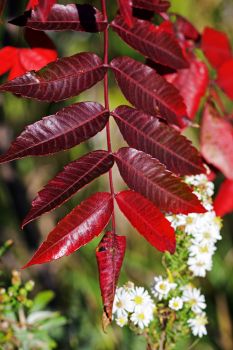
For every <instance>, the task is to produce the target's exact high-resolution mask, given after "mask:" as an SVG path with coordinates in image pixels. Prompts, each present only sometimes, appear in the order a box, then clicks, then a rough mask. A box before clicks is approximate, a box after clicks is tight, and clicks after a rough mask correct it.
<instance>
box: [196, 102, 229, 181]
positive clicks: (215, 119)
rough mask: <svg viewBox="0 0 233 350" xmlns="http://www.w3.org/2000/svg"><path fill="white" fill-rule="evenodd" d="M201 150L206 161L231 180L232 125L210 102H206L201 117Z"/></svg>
mask: <svg viewBox="0 0 233 350" xmlns="http://www.w3.org/2000/svg"><path fill="white" fill-rule="evenodd" d="M201 151H202V155H203V157H204V158H205V159H206V160H207V162H209V163H210V164H213V165H214V166H215V167H216V168H218V169H219V170H221V171H222V172H223V174H224V175H225V176H226V177H227V178H229V179H232V180H233V172H232V168H233V127H232V125H231V123H230V122H228V121H227V120H225V119H223V118H222V117H220V116H219V114H218V112H217V110H216V109H215V108H214V107H213V106H212V105H211V104H206V106H205V110H204V114H203V118H202V127H201Z"/></svg>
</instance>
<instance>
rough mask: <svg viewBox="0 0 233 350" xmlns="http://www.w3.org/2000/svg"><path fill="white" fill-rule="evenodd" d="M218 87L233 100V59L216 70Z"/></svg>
mask: <svg viewBox="0 0 233 350" xmlns="http://www.w3.org/2000/svg"><path fill="white" fill-rule="evenodd" d="M217 83H218V85H219V86H220V87H221V88H222V89H223V91H224V92H225V93H226V94H227V95H228V97H230V98H231V99H232V100H233V58H232V59H230V60H229V61H227V62H225V63H223V65H222V66H221V67H220V68H219V69H218V78H217Z"/></svg>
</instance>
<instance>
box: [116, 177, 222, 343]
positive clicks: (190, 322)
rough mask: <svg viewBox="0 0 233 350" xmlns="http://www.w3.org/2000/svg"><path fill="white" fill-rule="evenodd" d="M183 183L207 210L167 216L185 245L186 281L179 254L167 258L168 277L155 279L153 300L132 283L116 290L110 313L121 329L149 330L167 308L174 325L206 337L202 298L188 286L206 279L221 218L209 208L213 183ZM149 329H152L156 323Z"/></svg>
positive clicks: (197, 179)
mask: <svg viewBox="0 0 233 350" xmlns="http://www.w3.org/2000/svg"><path fill="white" fill-rule="evenodd" d="M185 181H186V183H187V184H189V185H190V186H192V188H193V192H194V193H195V194H196V195H197V197H198V198H199V199H200V200H201V202H202V204H203V206H204V207H205V208H206V210H207V212H206V213H204V214H196V213H191V214H188V215H169V216H167V219H168V220H169V221H170V222H171V225H172V226H173V227H174V229H175V230H176V234H177V239H178V237H180V242H181V241H182V244H183V243H184V245H182V247H184V248H182V249H185V252H184V253H185V254H184V255H183V256H184V258H181V259H184V260H181V264H182V265H181V266H183V265H184V269H183V270H181V271H182V272H181V274H183V271H184V274H185V278H183V277H184V275H179V274H178V275H177V271H176V266H177V265H176V264H177V260H173V259H177V258H178V259H179V256H180V255H178V256H177V257H176V258H175V257H173V256H170V257H169V259H170V260H169V261H170V265H168V268H167V265H165V266H166V270H167V278H165V277H163V276H156V277H155V278H154V283H153V285H152V288H151V293H152V296H153V299H152V297H151V296H150V294H149V293H148V292H147V291H146V290H145V289H144V288H143V287H135V286H134V284H133V283H131V282H129V283H128V284H126V285H124V286H123V287H121V288H117V291H116V295H115V300H114V305H113V314H114V319H115V321H116V323H117V324H118V325H119V326H121V327H123V326H125V325H126V324H129V325H134V326H136V327H138V328H140V329H144V328H145V327H149V330H150V322H151V321H152V320H153V319H154V318H156V317H158V318H159V319H160V318H161V317H162V316H161V315H163V312H164V310H167V309H168V308H169V309H170V310H173V312H172V313H174V312H175V314H176V317H175V319H176V320H177V322H179V320H180V322H183V323H182V324H183V325H184V327H189V328H190V329H191V332H192V333H193V335H194V336H198V337H202V336H203V335H206V334H207V330H206V325H207V323H208V321H207V317H206V313H205V308H206V302H205V297H204V295H202V294H201V291H200V289H198V288H195V287H193V285H192V284H191V283H192V280H193V278H194V277H196V276H198V277H205V276H206V272H207V271H210V270H211V268H212V257H213V254H214V252H215V250H216V243H217V241H218V240H220V239H221V235H220V229H221V219H220V218H218V217H216V214H215V212H214V210H213V206H212V199H211V197H212V195H213V190H214V185H213V183H212V182H209V181H208V179H207V177H206V176H205V175H197V176H189V177H186V179H185ZM177 242H179V240H177ZM178 254H179V253H178ZM181 256H182V255H181ZM187 256H188V257H187ZM173 261H175V265H174V266H173V265H172V264H173ZM178 261H179V260H178ZM179 263H180V261H179ZM172 266H173V268H172ZM186 266H187V269H186ZM170 268H171V270H169V269H170ZM190 271H191V272H192V273H190ZM172 272H175V274H174V276H180V277H178V278H176V277H174V276H173V274H172ZM179 273H180V272H179ZM174 282H175V283H174ZM189 283H190V284H189ZM155 305H156V307H155ZM160 312H162V313H160ZM173 316H174V315H173ZM151 327H155V324H154V323H153V324H152V326H151Z"/></svg>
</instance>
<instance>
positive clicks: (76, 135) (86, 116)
mask: <svg viewBox="0 0 233 350" xmlns="http://www.w3.org/2000/svg"><path fill="white" fill-rule="evenodd" d="M108 117H109V112H108V111H107V110H106V109H104V107H103V106H101V105H100V104H99V103H96V102H81V103H76V104H74V105H71V106H68V107H66V108H63V109H62V110H60V111H59V112H57V113H56V114H54V115H50V116H48V117H45V118H43V119H42V120H40V121H38V122H36V123H34V124H32V125H29V126H27V127H26V129H25V131H23V132H22V134H21V135H20V136H18V137H17V139H16V140H15V141H14V142H13V143H12V145H11V147H10V149H9V151H8V152H7V153H6V154H5V155H3V156H1V157H0V162H8V161H10V160H13V159H17V158H22V157H26V156H41V155H48V154H52V153H55V152H59V151H62V150H66V149H69V148H71V147H74V146H76V145H78V144H79V143H81V142H83V141H85V140H87V139H89V138H90V137H92V136H94V135H95V134H97V133H98V132H99V131H100V130H102V129H103V128H104V126H105V125H106V123H107V121H108Z"/></svg>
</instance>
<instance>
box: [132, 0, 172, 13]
mask: <svg viewBox="0 0 233 350" xmlns="http://www.w3.org/2000/svg"><path fill="white" fill-rule="evenodd" d="M133 6H134V7H138V8H142V9H146V10H149V11H154V12H166V11H167V10H168V9H169V7H170V1H168V0H133Z"/></svg>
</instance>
